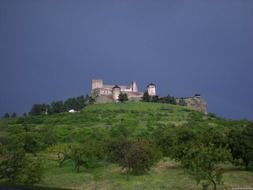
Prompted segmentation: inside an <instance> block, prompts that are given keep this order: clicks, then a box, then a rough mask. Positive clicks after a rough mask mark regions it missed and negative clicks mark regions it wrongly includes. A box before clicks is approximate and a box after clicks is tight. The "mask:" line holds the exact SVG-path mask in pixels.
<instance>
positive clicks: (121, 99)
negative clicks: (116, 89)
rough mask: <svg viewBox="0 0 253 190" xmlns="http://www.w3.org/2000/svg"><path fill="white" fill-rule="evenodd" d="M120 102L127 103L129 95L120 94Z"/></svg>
mask: <svg viewBox="0 0 253 190" xmlns="http://www.w3.org/2000/svg"><path fill="white" fill-rule="evenodd" d="M119 101H120V102H126V101H128V96H127V94H126V93H120V94H119Z"/></svg>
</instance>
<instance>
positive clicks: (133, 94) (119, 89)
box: [91, 79, 207, 113]
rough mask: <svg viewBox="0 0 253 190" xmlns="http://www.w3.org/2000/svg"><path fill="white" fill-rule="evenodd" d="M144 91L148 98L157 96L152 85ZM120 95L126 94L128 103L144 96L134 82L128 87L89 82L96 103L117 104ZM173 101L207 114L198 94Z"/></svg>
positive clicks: (203, 101)
mask: <svg viewBox="0 0 253 190" xmlns="http://www.w3.org/2000/svg"><path fill="white" fill-rule="evenodd" d="M146 91H147V93H148V95H149V96H153V97H155V96H157V95H156V86H155V84H153V83H150V84H149V85H147V88H146ZM120 93H123V94H127V96H128V100H129V101H140V100H141V99H142V97H143V94H144V93H143V92H139V91H138V87H137V84H136V82H135V81H133V82H132V83H131V84H130V85H108V84H104V83H103V80H101V79H96V80H92V81H91V96H92V97H93V98H94V99H95V102H96V103H106V102H118V100H119V95H120ZM157 97H158V96H157ZM175 100H176V103H177V104H179V102H180V101H181V100H183V101H184V102H185V105H186V106H187V107H191V108H193V109H195V110H197V111H200V112H203V113H207V103H206V101H205V100H204V99H203V98H202V97H201V96H200V94H195V95H194V96H191V97H184V98H175Z"/></svg>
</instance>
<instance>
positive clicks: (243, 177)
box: [0, 102, 253, 190]
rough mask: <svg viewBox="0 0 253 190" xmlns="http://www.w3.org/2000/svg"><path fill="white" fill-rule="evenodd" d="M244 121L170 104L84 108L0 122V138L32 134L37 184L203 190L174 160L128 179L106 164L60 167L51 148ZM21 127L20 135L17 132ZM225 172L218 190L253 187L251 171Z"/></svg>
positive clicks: (221, 128) (227, 167)
mask: <svg viewBox="0 0 253 190" xmlns="http://www.w3.org/2000/svg"><path fill="white" fill-rule="evenodd" d="M248 123H250V122H249V121H233V120H226V119H224V118H219V117H216V116H215V115H213V114H207V115H205V114H203V113H201V112H197V111H194V110H192V109H190V108H187V107H183V106H176V105H170V104H160V103H144V102H138V103H106V104H94V105H88V106H87V107H85V108H84V109H83V110H81V111H80V112H79V113H60V114H54V115H41V116H33V117H30V116H27V117H20V118H13V119H2V120H1V121H0V130H1V135H0V136H1V137H2V139H4V138H5V137H6V134H12V133H24V134H26V135H27V134H28V133H30V136H29V141H30V142H29V145H36V146H31V147H32V148H34V147H35V148H36V150H35V152H36V157H40V158H41V159H42V161H43V168H44V169H43V170H44V172H43V176H42V180H41V181H40V182H39V183H37V184H35V185H39V186H45V187H57V188H67V189H110V190H111V189H138V190H139V189H201V188H200V186H197V185H196V182H195V181H194V180H193V179H192V178H191V176H189V175H188V174H187V173H185V172H184V169H182V168H181V166H180V164H179V163H178V162H175V161H174V160H171V159H170V158H168V157H166V156H164V157H163V158H162V159H161V160H160V161H159V162H158V163H157V164H155V165H154V166H153V167H152V168H151V170H150V171H148V172H146V173H145V174H143V175H130V176H129V175H127V174H126V173H125V172H124V170H122V169H121V168H120V167H119V166H118V165H117V164H115V163H111V162H108V161H106V160H100V161H99V162H98V164H97V165H96V167H88V168H86V167H81V170H80V172H79V173H78V172H76V171H75V169H74V168H73V162H72V161H71V160H66V162H64V164H63V165H62V167H59V166H58V161H57V157H56V156H55V155H53V153H52V151H50V150H51V148H52V146H55V144H57V145H59V144H66V143H84V144H85V143H87V142H88V141H89V140H90V139H93V140H94V139H96V140H97V142H104V141H106V140H108V139H111V138H112V137H113V136H114V137H115V136H118V137H120V138H121V135H123V136H122V137H124V135H126V136H129V137H131V138H143V137H149V136H150V135H151V134H153V133H154V131H156V129H160V128H165V129H167V128H169V129H170V128H171V129H172V130H171V133H173V130H174V129H176V128H179V127H182V126H184V127H190V128H192V130H195V131H198V130H202V129H204V128H208V129H210V128H215V129H217V130H218V131H220V132H221V133H222V134H223V133H224V134H225V133H226V131H229V130H230V129H231V128H235V127H237V126H244V125H247V124H248ZM122 127H123V130H122ZM20 128H22V130H23V131H21V132H20ZM119 128H120V129H121V131H120V132H119V130H118V129H119ZM17 131H19V132H17ZM122 131H123V133H122ZM161 135H162V134H161ZM32 151H33V150H31V153H33V152H32ZM224 168H225V173H224V178H223V180H224V185H222V186H219V188H220V189H222V188H226V189H229V188H231V187H249V186H250V187H253V173H252V172H250V171H245V170H243V169H241V168H238V167H235V166H233V165H232V164H229V163H227V164H226V165H224ZM0 182H1V181H0ZM2 183H5V181H2Z"/></svg>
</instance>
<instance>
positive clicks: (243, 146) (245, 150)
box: [228, 124, 253, 169]
mask: <svg viewBox="0 0 253 190" xmlns="http://www.w3.org/2000/svg"><path fill="white" fill-rule="evenodd" d="M228 140H229V148H230V151H231V154H232V157H233V162H234V163H238V162H239V161H240V159H241V160H242V163H243V165H244V166H245V168H246V169H250V167H252V166H253V125H252V124H250V125H247V126H244V127H237V128H234V129H232V130H231V131H230V132H229V134H228Z"/></svg>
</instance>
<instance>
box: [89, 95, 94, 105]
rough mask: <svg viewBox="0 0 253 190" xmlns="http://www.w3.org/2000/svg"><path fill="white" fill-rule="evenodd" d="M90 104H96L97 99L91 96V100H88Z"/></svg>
mask: <svg viewBox="0 0 253 190" xmlns="http://www.w3.org/2000/svg"><path fill="white" fill-rule="evenodd" d="M88 102H89V104H94V103H95V98H93V97H92V96H90V97H89V99H88Z"/></svg>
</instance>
